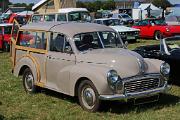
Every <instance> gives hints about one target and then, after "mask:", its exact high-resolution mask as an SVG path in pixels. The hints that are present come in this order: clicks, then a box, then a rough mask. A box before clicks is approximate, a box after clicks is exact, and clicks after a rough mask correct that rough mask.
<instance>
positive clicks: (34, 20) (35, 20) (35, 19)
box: [32, 15, 43, 22]
mask: <svg viewBox="0 0 180 120" xmlns="http://www.w3.org/2000/svg"><path fill="white" fill-rule="evenodd" d="M39 21H43V15H34V16H33V17H32V22H39Z"/></svg>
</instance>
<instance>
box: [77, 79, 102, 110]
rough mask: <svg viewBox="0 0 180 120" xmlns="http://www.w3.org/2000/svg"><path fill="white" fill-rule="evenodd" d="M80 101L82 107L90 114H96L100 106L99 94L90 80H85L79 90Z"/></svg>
mask: <svg viewBox="0 0 180 120" xmlns="http://www.w3.org/2000/svg"><path fill="white" fill-rule="evenodd" d="M78 99H79V103H80V105H81V107H82V108H83V109H84V110H86V111H89V112H96V111H97V110H98V109H99V106H100V100H99V95H98V92H97V90H96V88H95V86H94V85H93V83H92V82H91V81H89V80H84V81H83V82H81V83H80V85H79V88H78Z"/></svg>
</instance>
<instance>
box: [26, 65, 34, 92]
mask: <svg viewBox="0 0 180 120" xmlns="http://www.w3.org/2000/svg"><path fill="white" fill-rule="evenodd" d="M23 86H24V89H25V91H26V92H27V93H35V92H36V91H37V86H35V82H34V76H33V74H32V71H31V69H30V68H26V69H25V71H24V74H23Z"/></svg>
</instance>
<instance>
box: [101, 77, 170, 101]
mask: <svg viewBox="0 0 180 120" xmlns="http://www.w3.org/2000/svg"><path fill="white" fill-rule="evenodd" d="M145 78H146V79H148V78H149V79H152V78H158V79H160V80H161V81H164V82H163V85H159V87H157V88H154V89H149V90H145V91H141V92H132V93H126V92H125V88H124V83H126V82H127V81H134V80H138V79H139V80H140V79H145ZM122 84H123V85H122V92H121V93H120V94H119V93H114V94H112V95H100V96H99V99H101V100H122V101H127V100H128V99H132V98H135V99H136V98H143V97H148V96H153V95H157V94H160V93H166V92H167V91H168V90H169V89H170V88H171V86H170V85H168V81H167V80H166V79H165V78H164V77H163V76H161V75H160V74H148V75H143V76H134V77H131V78H125V79H122Z"/></svg>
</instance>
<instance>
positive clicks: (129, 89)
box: [124, 78, 159, 93]
mask: <svg viewBox="0 0 180 120" xmlns="http://www.w3.org/2000/svg"><path fill="white" fill-rule="evenodd" d="M158 86H159V79H158V78H153V79H152V78H149V79H142V80H134V81H129V82H125V83H124V88H125V91H126V93H133V92H142V91H146V90H150V89H154V88H157V87H158Z"/></svg>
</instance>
